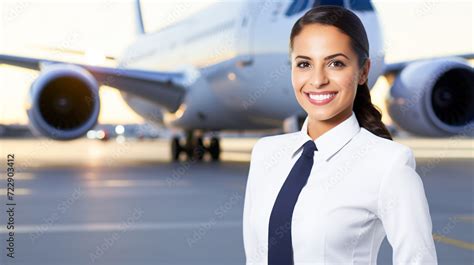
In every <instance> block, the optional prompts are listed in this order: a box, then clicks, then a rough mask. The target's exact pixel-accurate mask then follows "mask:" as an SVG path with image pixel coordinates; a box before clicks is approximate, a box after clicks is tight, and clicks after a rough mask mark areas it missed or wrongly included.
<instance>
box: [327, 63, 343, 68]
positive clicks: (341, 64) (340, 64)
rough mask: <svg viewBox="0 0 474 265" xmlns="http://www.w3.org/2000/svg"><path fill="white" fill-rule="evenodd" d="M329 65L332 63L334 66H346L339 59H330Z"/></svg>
mask: <svg viewBox="0 0 474 265" xmlns="http://www.w3.org/2000/svg"><path fill="white" fill-rule="evenodd" d="M330 65H334V67H336V68H343V67H344V66H346V65H345V64H344V63H343V62H341V61H332V62H331V63H330Z"/></svg>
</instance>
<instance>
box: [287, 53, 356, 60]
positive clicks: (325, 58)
mask: <svg viewBox="0 0 474 265" xmlns="http://www.w3.org/2000/svg"><path fill="white" fill-rule="evenodd" d="M339 55H341V56H344V57H346V58H347V59H348V60H349V57H347V55H345V54H344V53H335V54H332V55H329V56H326V57H324V60H329V59H332V58H334V57H337V56H339ZM297 58H303V59H307V60H311V58H310V57H308V56H304V55H298V56H296V57H295V59H297Z"/></svg>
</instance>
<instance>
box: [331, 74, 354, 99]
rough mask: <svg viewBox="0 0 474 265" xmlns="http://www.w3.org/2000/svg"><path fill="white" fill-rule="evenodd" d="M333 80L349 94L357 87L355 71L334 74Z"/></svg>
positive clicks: (340, 88)
mask: <svg viewBox="0 0 474 265" xmlns="http://www.w3.org/2000/svg"><path fill="white" fill-rule="evenodd" d="M331 81H332V82H333V83H334V84H336V85H337V86H338V87H339V90H342V91H344V92H347V93H348V94H350V93H354V92H355V89H356V88H357V75H356V74H354V73H353V72H347V73H340V74H336V75H333V76H331Z"/></svg>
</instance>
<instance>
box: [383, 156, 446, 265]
mask: <svg viewBox="0 0 474 265" xmlns="http://www.w3.org/2000/svg"><path fill="white" fill-rule="evenodd" d="M415 169H416V162H415V158H414V155H413V151H412V150H411V149H410V148H408V147H406V148H404V150H403V152H401V154H398V155H397V157H396V158H395V162H394V163H393V164H392V167H391V169H390V170H389V171H388V172H387V174H385V176H384V177H383V179H382V182H381V185H380V191H379V192H380V193H379V201H378V217H379V218H380V220H381V221H382V224H383V227H384V229H385V232H386V234H387V239H388V241H389V243H390V245H391V246H392V249H393V257H392V258H393V264H419V265H421V264H423V265H424V264H429V265H437V264H438V261H437V256H436V248H435V245H434V240H433V235H432V222H431V216H430V212H429V206H428V201H427V199H426V195H425V190H424V187H423V182H422V180H421V177H420V176H419V175H418V173H417V172H416V171H415Z"/></svg>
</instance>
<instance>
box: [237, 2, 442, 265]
mask: <svg viewBox="0 0 474 265" xmlns="http://www.w3.org/2000/svg"><path fill="white" fill-rule="evenodd" d="M290 55H291V62H292V67H291V77H292V78H291V80H292V85H293V88H294V93H295V96H296V99H297V101H298V103H299V104H300V105H301V107H302V108H303V109H304V110H305V111H306V112H307V114H308V115H307V117H306V120H305V121H304V123H303V126H302V128H301V131H299V132H296V133H287V134H281V135H272V136H265V137H263V138H261V139H259V140H258V141H257V143H256V144H255V145H254V147H253V149H252V157H251V162H250V169H249V175H248V180H247V187H246V193H245V203H244V213H243V236H244V247H245V254H246V258H247V264H248V265H249V264H272V265H275V264H285V265H287V264H371V265H375V264H376V262H377V256H378V250H379V248H380V245H381V243H382V241H383V239H384V237H385V235H386V236H387V239H388V241H389V243H390V245H391V246H392V248H393V264H419V265H421V264H433V265H436V264H437V255H436V249H435V246H434V240H433V237H432V223H431V216H430V212H429V207H428V202H427V199H426V195H425V192H424V187H423V182H422V180H421V178H420V176H419V175H418V174H417V172H416V171H415V167H416V161H415V158H414V155H413V151H412V150H411V149H410V148H409V147H407V146H405V145H403V144H400V143H397V142H395V141H393V140H392V138H391V136H390V133H389V132H388V131H387V129H386V128H385V125H384V124H383V123H382V121H381V114H380V112H379V111H378V110H377V109H376V108H375V107H374V105H373V104H372V102H371V98H370V94H369V88H368V86H367V78H368V73H369V70H370V58H369V42H368V38H367V34H366V32H365V29H364V26H363V24H362V22H361V21H360V19H359V18H358V17H357V15H356V14H354V13H353V12H352V11H350V10H348V9H345V8H343V7H340V6H334V5H332V6H318V7H315V8H313V9H311V10H309V11H308V12H306V13H305V14H304V15H303V17H301V18H300V19H298V20H297V21H296V23H295V24H294V26H293V29H292V31H291V37H290Z"/></svg>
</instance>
